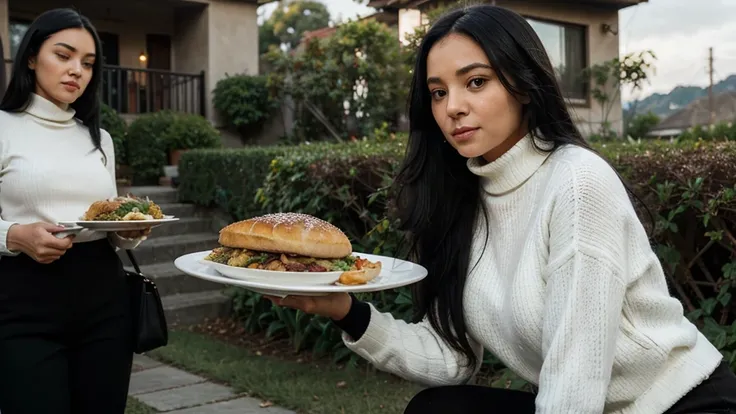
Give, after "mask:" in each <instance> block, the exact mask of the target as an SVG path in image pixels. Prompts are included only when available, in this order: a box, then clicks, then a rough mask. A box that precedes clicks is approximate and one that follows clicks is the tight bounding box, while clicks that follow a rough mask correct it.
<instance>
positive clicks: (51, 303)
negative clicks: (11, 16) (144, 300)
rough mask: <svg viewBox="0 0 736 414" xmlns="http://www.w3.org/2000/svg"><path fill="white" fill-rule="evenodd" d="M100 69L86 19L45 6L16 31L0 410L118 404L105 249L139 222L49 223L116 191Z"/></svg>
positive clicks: (123, 306)
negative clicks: (121, 227)
mask: <svg viewBox="0 0 736 414" xmlns="http://www.w3.org/2000/svg"><path fill="white" fill-rule="evenodd" d="M101 75H102V52H101V44H100V39H99V37H98V35H97V33H96V31H95V29H94V27H93V26H92V24H91V23H90V22H89V20H88V19H87V18H85V17H84V16H82V15H81V14H79V13H78V12H76V11H74V10H71V9H55V10H51V11H48V12H46V13H43V14H41V15H40V16H39V17H38V18H37V19H36V20H35V21H34V22H33V23H32V24H31V26H30V28H29V29H28V31H27V33H26V34H25V36H24V37H23V40H22V42H21V44H20V47H19V51H18V53H17V55H16V60H15V62H14V66H13V72H12V75H11V79H10V84H9V85H8V89H7V91H6V92H5V95H4V97H3V99H2V102H0V412H2V414H50V413H54V414H77V413H79V414H85V413H89V414H91V413H110V414H116V413H117V414H122V413H123V412H124V411H125V402H126V398H127V390H128V383H129V380H130V371H131V364H132V357H133V348H132V333H131V316H130V302H129V295H128V288H127V285H126V281H125V274H124V272H123V267H122V264H121V262H120V260H119V259H118V256H117V254H116V253H115V248H116V247H121V248H127V249H131V248H134V247H136V246H137V244H138V243H139V242H140V240H141V239H142V237H143V236H145V234H147V233H148V231H149V230H146V231H142V232H125V233H121V234H116V233H109V235H105V234H104V233H96V232H82V233H80V234H79V235H78V236H76V238H74V239H72V238H71V237H63V234H59V232H61V231H62V230H64V228H63V227H60V226H57V225H56V223H58V222H59V221H63V220H74V219H76V218H77V217H80V216H82V214H83V213H84V212H85V211H86V209H87V208H88V207H89V206H90V205H91V204H92V203H93V202H95V201H97V200H102V199H107V198H110V197H114V196H116V195H117V190H116V184H115V153H114V149H113V143H112V139H111V138H110V135H109V134H108V133H107V132H106V131H104V130H102V129H100V98H99V93H98V91H99V86H100V81H101ZM57 235H58V236H60V237H57Z"/></svg>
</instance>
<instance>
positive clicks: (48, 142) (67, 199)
mask: <svg viewBox="0 0 736 414" xmlns="http://www.w3.org/2000/svg"><path fill="white" fill-rule="evenodd" d="M74 114H75V112H74V109H71V108H69V109H68V110H66V111H65V110H62V109H61V108H59V107H58V106H56V105H55V104H54V103H52V102H51V101H49V100H46V99H44V98H42V97H40V96H38V95H36V94H31V101H30V103H29V105H28V107H27V108H26V110H25V111H23V112H17V113H9V112H4V111H0V255H16V254H18V252H11V251H9V250H8V247H7V235H8V230H9V229H10V227H11V226H12V225H13V224H30V223H35V222H38V221H43V222H47V223H51V224H56V223H58V222H59V221H66V220H78V219H79V218H80V217H81V216H82V215H83V214H84V212H85V211H87V208H89V206H90V205H91V204H92V203H93V202H95V201H98V200H102V199H106V198H109V197H114V196H116V195H117V186H116V183H115V150H114V147H113V143H112V138H111V137H110V134H108V133H107V131H105V130H100V132H101V134H102V139H101V146H102V150H103V151H104V152H105V155H106V156H107V164H105V159H104V157H103V155H102V153H100V152H99V151H98V150H96V149H95V147H94V145H93V144H92V138H91V137H90V135H89V130H88V129H87V127H86V126H84V125H83V124H82V123H81V122H80V121H79V120H77V119H75V118H74ZM109 235H110V236H109V239H110V241H111V242H112V244H113V245H114V246H116V247H120V248H126V249H131V248H134V247H136V246H137V245H138V243H139V242H140V240H128V239H123V238H121V237H119V236H117V235H116V234H115V233H109ZM105 236H106V234H105V233H99V232H92V231H87V230H84V231H83V232H81V233H80V234H79V235H77V237H76V238H75V239H74V242H75V243H80V242H86V241H92V240H98V239H101V238H104V237H105Z"/></svg>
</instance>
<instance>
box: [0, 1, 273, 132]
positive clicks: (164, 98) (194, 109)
mask: <svg viewBox="0 0 736 414" xmlns="http://www.w3.org/2000/svg"><path fill="white" fill-rule="evenodd" d="M271 1H273V0H125V1H120V0H117V1H116V0H74V1H69V0H65V1H62V0H0V38H1V39H2V46H3V47H2V48H1V49H2V50H3V51H4V60H5V64H6V66H7V68H8V77H9V71H10V64H11V62H12V60H13V57H14V55H15V52H16V50H17V48H18V45H19V44H20V41H21V38H22V36H23V34H24V33H25V31H26V30H27V29H28V26H29V24H30V23H31V21H32V20H33V19H34V18H35V17H36V16H38V15H39V14H40V13H42V12H43V11H46V10H49V9H52V8H57V7H74V8H76V9H78V10H80V11H81V12H82V13H83V14H84V15H86V16H87V17H89V18H90V20H91V21H92V23H93V24H94V25H95V27H96V28H97V30H98V31H99V32H100V37H101V39H102V42H103V55H104V56H103V57H104V59H105V67H104V73H103V91H102V96H103V100H104V101H105V103H107V104H108V105H110V106H111V107H113V108H114V109H116V110H117V111H118V112H120V113H121V114H123V115H129V116H130V115H132V116H135V114H139V113H144V112H150V111H156V110H161V109H174V110H177V111H183V112H189V113H197V114H201V115H204V116H206V117H207V118H208V119H210V120H211V121H214V120H215V114H214V110H213V108H212V93H211V92H212V89H213V88H214V87H215V85H216V83H217V81H218V80H220V79H221V78H223V77H224V76H225V74H226V73H230V74H235V73H248V74H257V73H258V58H259V56H258V24H257V8H258V6H259V5H260V4H264V3H269V2H271Z"/></svg>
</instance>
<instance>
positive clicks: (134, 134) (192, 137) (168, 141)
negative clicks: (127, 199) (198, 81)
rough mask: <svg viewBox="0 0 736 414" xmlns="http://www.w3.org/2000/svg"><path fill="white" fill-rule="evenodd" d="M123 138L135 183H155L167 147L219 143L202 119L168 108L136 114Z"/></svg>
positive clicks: (159, 175)
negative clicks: (126, 136) (125, 138)
mask: <svg viewBox="0 0 736 414" xmlns="http://www.w3.org/2000/svg"><path fill="white" fill-rule="evenodd" d="M127 141H128V142H127V145H128V161H129V163H130V166H131V168H132V169H133V180H134V182H135V183H136V184H137V185H142V184H154V183H156V182H158V179H159V177H161V174H163V171H162V168H163V166H165V165H166V164H167V162H168V152H169V151H170V150H181V149H194V148H211V147H219V146H220V139H219V133H218V132H217V130H216V129H215V128H214V127H212V125H210V123H209V122H208V121H207V120H206V119H204V118H203V117H201V116H199V115H193V114H184V113H176V112H173V111H168V110H166V111H159V112H153V113H150V114H144V115H141V116H140V117H138V118H137V119H136V120H135V121H133V122H132V123H131V124H130V127H129V128H128V140H127Z"/></svg>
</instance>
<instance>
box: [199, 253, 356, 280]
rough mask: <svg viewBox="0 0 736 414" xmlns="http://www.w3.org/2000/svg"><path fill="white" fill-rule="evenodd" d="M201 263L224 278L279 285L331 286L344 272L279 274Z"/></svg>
mask: <svg viewBox="0 0 736 414" xmlns="http://www.w3.org/2000/svg"><path fill="white" fill-rule="evenodd" d="M200 263H202V264H204V265H205V266H211V267H213V268H215V270H217V271H218V272H219V273H221V274H222V275H223V276H227V277H231V278H233V279H240V280H246V281H253V282H266V283H269V282H272V283H277V284H279V285H287V286H288V285H298V284H307V285H329V284H332V283H335V282H337V279H339V278H340V275H341V274H342V272H279V271H275V270H263V269H248V268H245V267H236V266H229V265H226V264H222V263H215V262H210V261H209V260H204V258H202V260H201V261H200Z"/></svg>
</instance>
